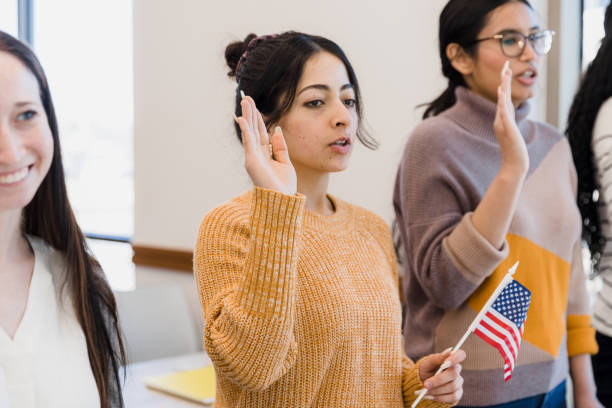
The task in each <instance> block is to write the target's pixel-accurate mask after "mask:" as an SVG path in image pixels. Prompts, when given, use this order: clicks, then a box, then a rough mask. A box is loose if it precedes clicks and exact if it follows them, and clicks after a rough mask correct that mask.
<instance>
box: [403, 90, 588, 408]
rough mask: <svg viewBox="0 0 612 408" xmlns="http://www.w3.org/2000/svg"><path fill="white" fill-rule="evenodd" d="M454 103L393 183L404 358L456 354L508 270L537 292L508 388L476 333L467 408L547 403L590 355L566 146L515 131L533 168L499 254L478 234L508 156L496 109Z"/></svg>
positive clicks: (461, 95) (420, 139)
mask: <svg viewBox="0 0 612 408" xmlns="http://www.w3.org/2000/svg"><path fill="white" fill-rule="evenodd" d="M456 96H457V102H456V104H455V105H454V106H452V107H451V108H450V109H448V110H446V111H444V112H443V113H441V114H439V115H438V116H435V117H433V118H429V119H427V120H425V121H423V122H422V123H421V124H419V126H417V127H416V128H415V130H414V131H413V133H412V135H411V136H410V138H409V140H408V142H407V145H406V148H405V151H404V156H403V158H402V161H401V164H400V168H399V171H398V174H397V179H396V184H395V191H394V206H395V211H396V215H397V220H398V224H399V226H400V232H401V237H402V242H403V246H404V250H405V253H406V261H405V273H404V275H405V278H404V279H403V285H404V288H403V289H404V291H405V292H404V293H405V298H406V320H405V325H404V335H405V338H406V342H405V346H406V353H407V354H408V355H409V356H411V357H412V358H418V357H420V356H423V355H425V354H429V353H432V352H435V351H440V350H443V349H445V348H447V347H449V346H453V345H455V344H456V342H457V341H458V340H459V339H460V338H461V336H462V335H463V333H464V332H465V331H466V330H467V328H468V326H469V324H470V323H471V322H472V320H473V319H474V317H476V314H477V313H478V312H479V310H480V309H481V308H482V306H483V305H484V304H485V302H486V300H487V299H488V297H489V295H490V294H491V293H492V292H493V291H494V289H495V287H496V286H497V285H498V283H499V282H500V281H501V279H502V277H503V276H504V275H505V273H506V272H507V270H508V268H509V267H510V266H511V265H512V264H514V262H516V261H517V260H518V261H520V265H519V267H518V271H517V273H516V274H515V276H514V278H515V279H516V280H517V281H519V282H520V283H522V284H523V285H524V286H526V287H527V288H528V289H529V290H530V291H531V292H532V299H531V306H530V308H529V312H528V314H527V319H526V322H525V329H524V330H525V331H524V335H523V340H522V343H521V346H520V350H519V355H518V360H517V364H516V366H515V368H514V373H513V377H512V378H511V379H510V380H509V381H508V382H506V383H505V382H504V373H503V372H504V369H503V365H504V363H503V360H502V357H501V356H500V355H499V353H498V351H497V350H496V349H495V348H493V347H491V346H490V345H488V344H487V343H486V342H485V341H484V340H482V339H481V338H479V337H478V336H476V335H471V336H469V338H468V340H467V341H466V343H465V344H464V346H463V347H462V348H463V349H464V350H465V351H466V353H467V359H466V361H465V362H464V363H463V368H464V369H463V371H462V375H463V377H464V379H465V383H464V396H463V398H462V400H461V402H460V404H461V405H472V406H485V405H492V404H499V403H504V402H508V401H513V400H518V399H521V398H525V397H529V396H533V395H537V394H541V393H545V392H548V391H549V390H551V389H553V388H554V387H555V386H557V385H558V384H559V383H561V382H562V381H563V380H565V378H566V377H567V375H568V364H569V362H568V356H572V355H577V354H581V353H594V352H595V351H596V350H597V345H596V343H595V338H594V330H593V329H592V328H591V326H590V317H589V309H588V299H587V293H586V289H585V276H584V272H583V268H582V257H581V239H580V235H581V231H580V228H581V221H580V214H579V212H578V208H577V206H576V204H575V195H576V174H575V169H574V166H573V162H572V159H571V153H570V149H569V144H568V143H567V141H566V139H565V138H563V137H562V136H561V135H560V134H559V133H558V132H557V131H556V130H555V129H553V128H552V127H550V126H548V125H546V124H543V123H538V122H534V121H531V120H529V119H527V114H528V111H529V107H528V105H527V104H523V105H522V106H521V107H519V109H517V111H516V121H517V124H518V126H519V129H520V131H521V134H522V135H523V138H524V140H525V143H526V145H527V150H528V152H529V160H530V166H529V170H528V173H527V176H526V179H525V181H524V184H523V187H522V191H521V193H520V196H519V200H518V204H517V208H516V210H515V213H514V216H513V218H512V221H511V225H510V229H509V231H508V234H507V236H506V239H505V242H504V244H503V245H502V248H495V247H493V246H492V245H491V244H490V243H489V242H488V241H487V240H486V239H485V238H484V237H483V236H482V235H481V234H480V233H479V232H478V231H477V230H476V228H475V227H474V225H473V224H472V219H471V216H472V212H473V211H474V210H475V208H476V207H477V205H478V203H479V202H480V200H481V199H482V197H483V195H484V194H485V192H486V191H487V188H488V187H489V185H490V184H491V182H492V180H493V178H494V177H495V176H496V175H497V173H498V171H499V168H500V164H501V156H500V150H499V145H498V143H497V138H496V137H495V133H494V131H493V121H494V118H495V110H496V105H495V103H493V102H490V101H488V100H486V99H485V98H483V97H481V96H478V95H477V94H475V93H473V92H471V91H470V90H468V89H467V88H465V87H459V88H458V89H457V90H456Z"/></svg>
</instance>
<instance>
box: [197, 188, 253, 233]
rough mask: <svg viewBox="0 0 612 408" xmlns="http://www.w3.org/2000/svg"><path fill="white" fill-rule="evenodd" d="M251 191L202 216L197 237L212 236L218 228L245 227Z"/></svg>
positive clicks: (249, 207) (248, 213) (249, 208)
mask: <svg viewBox="0 0 612 408" xmlns="http://www.w3.org/2000/svg"><path fill="white" fill-rule="evenodd" d="M251 199H252V191H247V192H245V193H243V194H241V195H239V196H237V197H234V198H233V199H232V200H230V201H228V202H226V203H224V204H221V205H219V206H218V207H215V208H213V209H212V210H210V211H209V212H208V213H206V214H205V215H204V218H203V220H202V222H201V224H200V231H199V236H200V237H201V236H202V235H203V234H214V233H215V232H216V230H218V229H219V228H232V227H239V226H246V225H248V223H249V216H250V211H251Z"/></svg>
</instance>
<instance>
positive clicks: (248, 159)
mask: <svg viewBox="0 0 612 408" xmlns="http://www.w3.org/2000/svg"><path fill="white" fill-rule="evenodd" d="M240 106H241V107H242V116H241V117H239V118H236V122H238V125H240V130H241V132H242V144H243V145H244V152H245V163H244V165H245V167H246V170H247V173H249V176H250V177H251V180H252V181H253V184H255V185H256V186H258V187H262V188H267V189H271V190H276V191H279V192H281V193H283V194H289V195H293V194H295V193H296V192H297V176H296V174H295V169H294V168H293V165H292V164H291V160H290V159H289V151H288V150H287V143H285V138H284V137H283V133H282V130H281V128H280V127H277V128H276V129H275V131H274V133H273V134H272V136H269V135H268V130H267V129H266V125H265V123H264V120H263V118H262V116H261V113H260V112H259V111H258V110H257V107H256V106H255V101H254V100H253V98H251V97H250V96H243V98H242V102H240ZM270 145H272V150H271V151H270Z"/></svg>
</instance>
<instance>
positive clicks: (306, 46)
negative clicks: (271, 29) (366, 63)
mask: <svg viewBox="0 0 612 408" xmlns="http://www.w3.org/2000/svg"><path fill="white" fill-rule="evenodd" d="M323 51H324V52H329V53H330V54H332V55H334V56H336V57H338V58H339V59H340V60H341V61H342V63H343V64H344V66H345V67H346V72H347V74H348V78H349V81H350V83H351V85H352V86H353V90H354V92H355V101H356V103H355V107H356V110H357V117H358V118H359V124H358V128H357V138H358V139H359V141H360V142H361V143H363V144H364V145H365V146H366V147H368V148H370V149H376V148H377V147H378V142H377V141H376V140H375V139H374V138H373V137H372V136H371V135H370V134H369V133H368V132H367V130H365V129H364V126H363V121H362V112H363V103H362V100H361V93H360V91H359V82H358V81H357V76H356V75H355V71H354V70H353V67H352V65H351V63H350V61H349V60H348V58H347V57H346V55H345V54H344V51H342V49H341V48H340V46H338V44H336V43H335V42H333V41H331V40H328V39H327V38H324V37H319V36H316V35H310V34H304V33H299V32H295V31H287V32H284V33H282V34H278V35H269V36H262V37H257V36H256V35H255V34H249V35H247V36H246V38H245V39H244V40H243V41H237V42H233V43H231V44H229V45H228V46H227V47H226V49H225V60H226V62H227V65H228V67H229V68H230V70H229V72H228V76H229V77H234V78H235V79H236V82H237V83H238V86H237V87H236V107H235V114H236V116H240V115H241V114H242V113H241V108H240V101H241V99H242V98H241V96H240V91H241V90H242V91H244V93H245V94H247V95H249V96H250V97H251V98H253V100H254V101H255V104H256V105H257V108H258V109H259V111H260V112H261V113H262V115H265V116H266V126H267V127H270V126H271V125H272V124H274V123H276V122H277V121H278V120H279V119H280V118H281V116H283V115H284V114H285V113H287V112H288V111H289V109H290V108H291V105H292V104H293V101H294V99H295V93H296V91H297V86H298V82H299V80H300V78H301V76H302V71H303V69H304V65H305V64H306V62H307V61H308V60H309V59H310V57H312V56H313V55H315V54H317V53H319V52H323ZM234 127H235V129H236V134H237V135H238V139H239V140H240V142H242V138H241V132H240V127H239V126H238V124H236V123H234Z"/></svg>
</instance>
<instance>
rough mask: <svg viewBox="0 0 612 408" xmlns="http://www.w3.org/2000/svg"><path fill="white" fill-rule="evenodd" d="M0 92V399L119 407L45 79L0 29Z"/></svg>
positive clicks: (99, 283)
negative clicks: (71, 206) (70, 197)
mask: <svg viewBox="0 0 612 408" xmlns="http://www.w3.org/2000/svg"><path fill="white" fill-rule="evenodd" d="M0 89H2V92H0V403H1V402H6V403H8V404H9V405H8V406H9V407H12V408H34V407H43V406H44V407H57V408H60V407H61V408H66V407H74V408H82V407H96V406H99V407H102V408H108V407H121V406H123V401H122V398H121V389H120V384H119V375H118V370H119V366H120V365H121V364H122V363H123V362H124V360H125V357H124V351H123V345H122V342H121V338H120V335H119V328H118V324H117V309H116V304H115V300H114V297H113V293H112V291H111V289H110V287H109V286H108V283H107V282H106V280H105V277H104V275H103V273H102V270H101V268H100V265H99V264H98V262H97V261H96V259H95V258H94V257H93V256H92V255H91V254H90V252H89V250H88V249H87V244H86V241H85V237H84V236H83V233H82V232H81V230H80V228H79V226H78V224H77V222H76V220H75V217H74V214H73V212H72V210H71V208H70V204H69V202H68V195H67V193H66V184H65V181H64V170H63V167H62V158H61V154H60V143H59V135H58V128H57V121H56V118H55V112H54V109H53V103H52V101H51V94H50V92H49V86H48V83H47V79H46V77H45V74H44V72H43V69H42V67H41V65H40V63H39V62H38V59H37V58H36V56H35V55H34V53H33V52H32V51H31V50H30V49H29V48H28V47H27V46H26V45H24V44H23V43H21V42H20V41H18V40H17V39H15V38H13V37H11V36H10V35H8V34H6V33H4V32H1V31H0ZM3 406H4V405H3Z"/></svg>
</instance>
